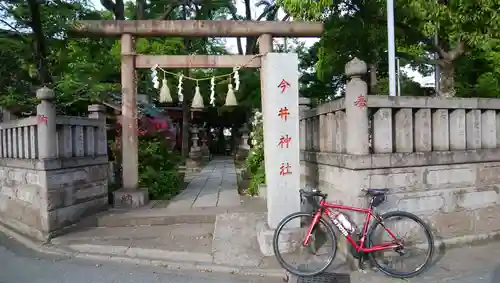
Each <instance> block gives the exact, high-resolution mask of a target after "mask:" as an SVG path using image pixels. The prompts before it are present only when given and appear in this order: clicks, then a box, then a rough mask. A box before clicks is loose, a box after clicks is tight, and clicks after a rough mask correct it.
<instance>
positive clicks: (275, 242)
mask: <svg viewBox="0 0 500 283" xmlns="http://www.w3.org/2000/svg"><path fill="white" fill-rule="evenodd" d="M297 217H310V218H311V220H312V218H313V217H314V214H311V213H306V212H296V213H292V214H290V215H288V216H287V217H285V218H284V219H283V220H281V222H280V223H279V224H278V227H277V228H276V230H275V231H274V236H273V250H274V254H275V256H276V258H277V259H278V262H279V264H280V265H281V267H283V268H284V269H285V270H286V271H288V272H290V273H291V274H293V275H295V276H300V277H308V276H314V275H318V274H320V273H322V272H323V271H325V270H326V269H327V268H328V267H329V266H330V265H331V264H332V262H333V260H334V259H335V255H336V254H337V236H336V235H335V233H334V231H333V228H332V226H331V225H330V223H329V221H327V220H325V219H324V218H323V217H321V218H320V219H319V222H320V223H321V224H322V225H323V226H324V227H326V230H327V231H326V232H327V233H326V234H327V235H328V236H329V238H330V240H331V241H332V250H331V252H330V253H329V257H328V260H327V261H326V263H325V265H324V266H323V267H322V268H319V269H317V270H314V271H300V270H298V269H296V268H295V267H293V266H291V265H290V264H288V263H287V262H286V261H285V260H284V259H283V256H282V255H281V253H280V251H279V248H278V241H279V235H280V233H281V230H282V229H283V227H285V225H286V224H287V223H288V222H290V221H291V220H293V219H295V218H297ZM316 225H317V224H316Z"/></svg>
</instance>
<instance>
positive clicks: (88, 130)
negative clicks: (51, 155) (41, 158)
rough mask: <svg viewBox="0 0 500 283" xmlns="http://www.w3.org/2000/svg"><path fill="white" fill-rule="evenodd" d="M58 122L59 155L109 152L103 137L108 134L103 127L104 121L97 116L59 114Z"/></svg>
mask: <svg viewBox="0 0 500 283" xmlns="http://www.w3.org/2000/svg"><path fill="white" fill-rule="evenodd" d="M56 124H57V153H58V154H57V156H58V157H60V158H71V157H85V156H99V155H106V154H107V147H106V143H104V141H105V138H103V135H106V129H103V128H102V127H103V121H101V120H99V119H95V118H85V117H68V116H58V117H57V119H56ZM104 137H105V136H104Z"/></svg>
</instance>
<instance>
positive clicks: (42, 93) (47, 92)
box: [36, 86, 56, 100]
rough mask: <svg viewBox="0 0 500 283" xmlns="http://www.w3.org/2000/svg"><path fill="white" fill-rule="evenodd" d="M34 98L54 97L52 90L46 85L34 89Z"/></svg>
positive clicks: (50, 98)
mask: <svg viewBox="0 0 500 283" xmlns="http://www.w3.org/2000/svg"><path fill="white" fill-rule="evenodd" d="M36 98H38V99H41V100H52V99H54V98H56V96H55V94H54V91H53V90H52V89H50V88H48V87H46V86H44V87H42V88H39V89H38V90H37V91H36Z"/></svg>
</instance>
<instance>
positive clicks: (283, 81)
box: [278, 79, 291, 93]
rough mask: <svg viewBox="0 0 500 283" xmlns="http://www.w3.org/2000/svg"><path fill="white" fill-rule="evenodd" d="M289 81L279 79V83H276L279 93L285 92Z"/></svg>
mask: <svg viewBox="0 0 500 283" xmlns="http://www.w3.org/2000/svg"><path fill="white" fill-rule="evenodd" d="M290 86H291V85H290V83H289V82H287V81H285V80H284V79H283V80H281V82H280V84H279V85H278V88H281V93H283V92H285V90H286V88H287V87H290Z"/></svg>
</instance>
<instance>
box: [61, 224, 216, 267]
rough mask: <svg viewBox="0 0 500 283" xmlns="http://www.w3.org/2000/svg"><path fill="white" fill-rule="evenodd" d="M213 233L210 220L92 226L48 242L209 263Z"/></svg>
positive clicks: (84, 250) (75, 249)
mask: <svg viewBox="0 0 500 283" xmlns="http://www.w3.org/2000/svg"><path fill="white" fill-rule="evenodd" d="M213 234H214V224H213V223H200V224H176V225H163V226H140V227H110V228H108V227H105V228H102V227H94V228H88V229H83V230H80V231H75V232H73V233H71V234H67V235H63V236H60V237H57V238H54V239H52V240H51V244H53V245H56V246H59V247H60V248H64V249H67V250H70V251H73V252H79V253H86V254H100V255H109V256H121V257H130V258H142V259H150V260H176V261H188V262H208V263H211V262H212V261H213V258H212V255H211V253H212V240H213Z"/></svg>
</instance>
